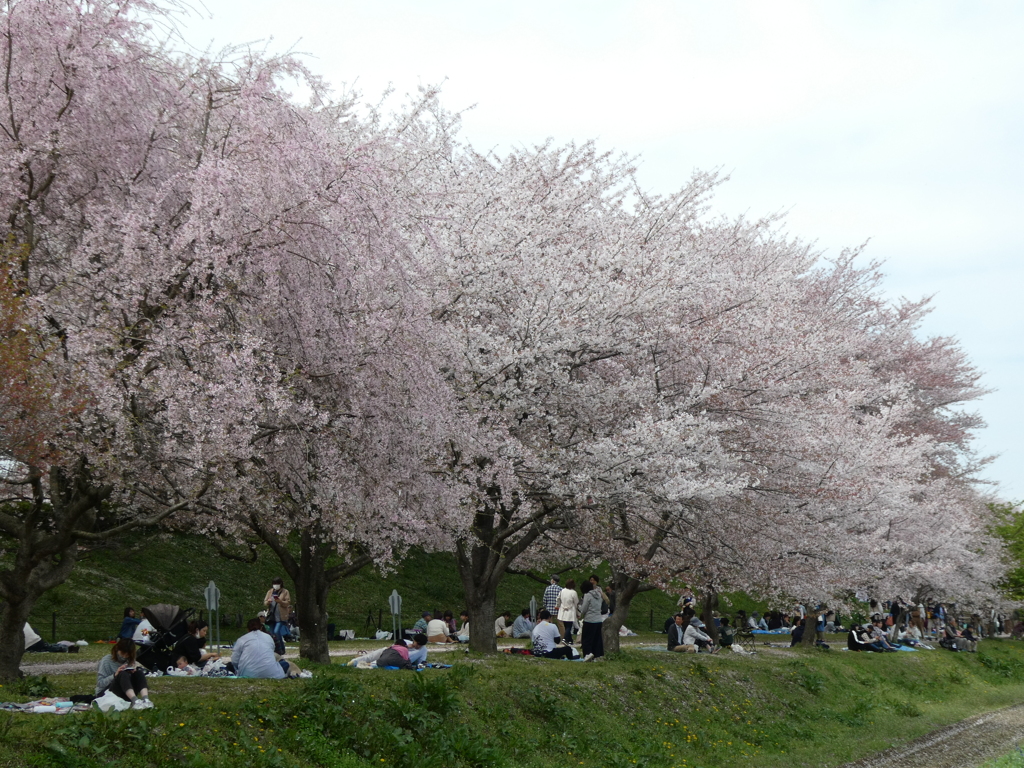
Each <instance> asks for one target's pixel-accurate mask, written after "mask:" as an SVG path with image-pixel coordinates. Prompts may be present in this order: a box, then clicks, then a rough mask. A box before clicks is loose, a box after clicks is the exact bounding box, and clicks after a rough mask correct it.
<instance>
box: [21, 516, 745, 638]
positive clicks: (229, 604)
mask: <svg viewBox="0 0 1024 768" xmlns="http://www.w3.org/2000/svg"><path fill="white" fill-rule="evenodd" d="M597 571H598V573H600V574H602V575H604V576H605V577H607V569H601V568H599V569H597ZM544 573H545V574H546V572H544ZM590 573H592V571H591V570H587V571H585V572H584V571H580V572H578V573H575V574H573V573H567V574H565V575H564V576H563V580H564V579H567V578H568V577H569V576H575V577H576V579H577V581H580V580H581V579H582V578H585V577H586V576H589V575H590ZM278 575H283V573H282V571H281V568H280V565H279V564H278V563H277V561H276V559H275V558H274V557H273V556H272V555H270V554H269V552H268V551H267V550H263V551H262V554H261V556H260V557H259V559H258V560H257V561H256V563H254V564H247V563H239V562H235V561H231V560H227V559H225V558H222V557H220V556H219V555H218V554H217V552H216V550H215V549H214V548H213V546H212V545H211V544H210V543H209V542H208V541H207V540H206V539H204V538H202V537H198V536H181V535H172V534H168V533H147V534H142V533H138V534H134V535H132V536H130V537H127V538H126V539H124V540H121V541H118V542H117V543H116V544H115V545H113V546H109V547H106V548H101V549H97V550H94V551H92V552H89V553H86V554H84V555H83V556H82V558H81V560H80V562H79V564H78V565H77V567H76V569H75V571H74V572H73V573H72V575H71V578H70V579H69V580H68V581H67V582H66V583H65V584H63V585H62V586H60V587H58V588H57V589H55V590H52V591H51V592H49V593H47V594H46V595H45V596H44V597H43V599H42V600H41V601H40V602H39V603H38V604H37V605H36V607H35V610H34V611H33V612H32V615H31V617H30V622H31V623H32V625H33V627H35V628H36V629H37V630H38V631H39V633H40V634H41V635H43V637H44V638H46V639H50V637H51V634H52V625H53V615H54V613H56V614H57V638H56V639H58V640H61V639H65V640H78V639H80V638H81V639H85V640H89V641H90V642H91V641H94V640H97V639H101V638H108V637H113V636H115V635H116V634H117V630H118V628H119V627H120V625H121V617H122V614H123V610H124V607H125V606H126V605H131V606H134V607H135V608H136V610H138V608H139V607H140V606H142V605H150V604H152V603H171V604H174V605H180V606H182V607H194V608H197V609H199V608H204V607H205V605H206V603H205V599H204V597H203V590H204V589H206V586H207V584H208V583H209V582H210V581H211V580H212V581H214V582H216V584H217V586H218V588H219V589H220V591H221V612H222V614H223V616H222V618H223V619H225V620H227V619H228V618H229V617H230V618H231V619H232V623H231V624H230V625H226V626H224V627H223V636H224V637H226V638H229V639H231V638H234V637H235V636H237V634H238V633H239V632H240V631H241V629H240V627H239V625H238V623H237V617H238V615H239V614H240V615H241V616H242V618H243V622H242V625H243V626H244V620H245V619H248V618H251V617H252V616H255V615H256V613H257V612H258V611H259V610H260V609H261V608H262V607H263V605H262V601H263V597H264V595H265V594H266V591H267V589H268V588H269V587H270V582H271V580H272V579H273V578H274V577H275V576H278ZM285 583H286V586H288V587H290V588H291V587H292V585H291V584H289V583H288V580H287V579H285ZM544 586H545V585H544V584H540V583H538V582H536V581H533V580H531V579H529V578H528V577H526V576H522V575H510V576H507V577H506V578H505V580H504V581H503V582H502V585H501V587H500V589H499V592H498V610H500V611H504V610H508V611H510V612H511V613H512V614H513V616H514V615H516V614H518V613H519V611H520V610H522V609H523V608H525V607H527V606H528V605H529V602H530V597H531V596H536V597H537V600H538V601H540V599H541V595H542V593H543V591H544ZM394 589H397V590H398V593H399V594H400V595H401V596H402V598H403V606H402V612H403V618H404V619H405V623H406V626H411V625H412V623H413V622H414V621H415V620H416V618H418V617H419V615H420V613H422V612H423V611H427V610H429V611H433V610H451V611H453V612H454V613H455V615H456V616H458V612H459V611H460V610H462V608H463V600H462V583H461V582H460V581H459V578H458V574H457V572H456V570H455V561H454V558H453V557H452V555H450V554H445V553H432V554H427V553H424V552H422V551H420V550H413V551H412V552H410V553H409V555H408V557H406V558H405V559H404V560H403V561H402V562H401V563H400V564H398V566H397V567H396V568H395V570H393V571H391V572H389V573H387V574H384V575H381V574H380V573H378V572H377V571H376V570H374V569H373V568H365V569H364V570H363V571H361V572H360V573H358V574H356V575H355V576H353V577H351V578H349V579H346V580H344V581H342V582H341V583H339V584H338V585H337V586H336V587H335V588H334V589H333V590H332V591H331V593H330V597H329V600H328V609H329V612H330V621H331V623H333V624H335V627H336V629H354V630H356V633H357V635H358V636H360V637H362V636H365V635H367V634H368V633H369V632H370V630H371V629H372V627H371V626H370V625H368V624H367V617H368V616H372V618H373V620H374V621H375V622H376V621H377V620H378V619H381V620H382V624H383V625H384V626H385V628H387V629H390V628H391V619H390V616H389V613H388V596H389V595H390V594H391V592H392V590H394ZM754 605H756V604H754ZM737 607H747V605H745V604H744V605H739V606H737ZM674 610H675V596H670V595H666V594H665V593H663V592H658V591H654V592H647V593H643V594H641V595H640V596H638V597H637V598H636V600H634V603H633V610H632V614H631V619H630V621H629V623H628V624H629V626H631V627H635V628H636V629H638V630H640V629H646V628H648V627H649V625H650V623H651V617H652V614H653V620H654V624H655V626H657V627H660V626H661V624H662V623H663V622H664V620H665V618H666V617H667V616H669V615H670V614H671V613H672V612H673V611H674ZM300 621H301V617H300Z"/></svg>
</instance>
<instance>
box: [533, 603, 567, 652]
mask: <svg viewBox="0 0 1024 768" xmlns="http://www.w3.org/2000/svg"><path fill="white" fill-rule="evenodd" d="M532 638H533V655H534V656H541V657H543V658H545V659H571V658H572V656H573V653H572V648H570V647H568V646H565V645H563V646H559V645H557V643H558V642H559V641H560V640H561V639H562V636H561V633H560V632H559V631H558V627H556V626H555V625H554V624H552V623H551V612H550V611H548V610H547V608H545V609H544V610H542V611H541V612H540V613H539V614H537V626H536V627H534V628H533V635H532Z"/></svg>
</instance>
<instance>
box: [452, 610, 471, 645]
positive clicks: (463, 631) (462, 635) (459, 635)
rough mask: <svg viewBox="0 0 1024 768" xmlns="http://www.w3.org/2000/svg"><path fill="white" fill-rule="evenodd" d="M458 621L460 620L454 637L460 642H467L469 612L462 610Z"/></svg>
mask: <svg viewBox="0 0 1024 768" xmlns="http://www.w3.org/2000/svg"><path fill="white" fill-rule="evenodd" d="M459 621H460V622H461V625H460V626H459V631H458V632H456V633H455V639H456V640H458V641H459V642H460V643H468V642H469V614H468V613H467V612H466V611H463V612H462V613H460V614H459Z"/></svg>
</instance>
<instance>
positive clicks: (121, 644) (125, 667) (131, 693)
mask: <svg viewBox="0 0 1024 768" xmlns="http://www.w3.org/2000/svg"><path fill="white" fill-rule="evenodd" d="M136 647H137V646H136V645H135V641H134V640H132V639H131V638H128V637H122V638H118V641H117V642H116V643H115V644H114V646H113V648H111V649H110V654H109V655H107V656H104V657H103V658H102V659H100V663H99V666H98V667H97V668H96V696H97V697H99V696H102V695H103V694H104V693H106V692H107V691H110V692H111V693H113V694H114V695H115V696H117V697H118V698H121V699H124V700H125V701H127V702H130V703H131V705H132V709H152V708H153V702H152V701H150V700H149V685H148V683H147V682H146V674H145V673H144V672H143V671H142V670H141V669H140V668H139V667H138V665H137V664H136V663H135V649H136Z"/></svg>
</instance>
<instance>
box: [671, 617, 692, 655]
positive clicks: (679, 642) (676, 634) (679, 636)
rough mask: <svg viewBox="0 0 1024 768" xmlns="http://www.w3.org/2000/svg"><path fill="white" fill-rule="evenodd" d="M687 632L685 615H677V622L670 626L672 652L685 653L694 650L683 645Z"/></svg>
mask: <svg viewBox="0 0 1024 768" xmlns="http://www.w3.org/2000/svg"><path fill="white" fill-rule="evenodd" d="M685 632H686V627H685V626H683V614H681V613H677V614H676V616H675V622H674V623H673V624H671V625H669V628H668V649H669V650H670V651H676V652H678V653H682V652H684V651H691V650H693V648H692V647H687V646H686V645H684V644H683V633H685Z"/></svg>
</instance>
